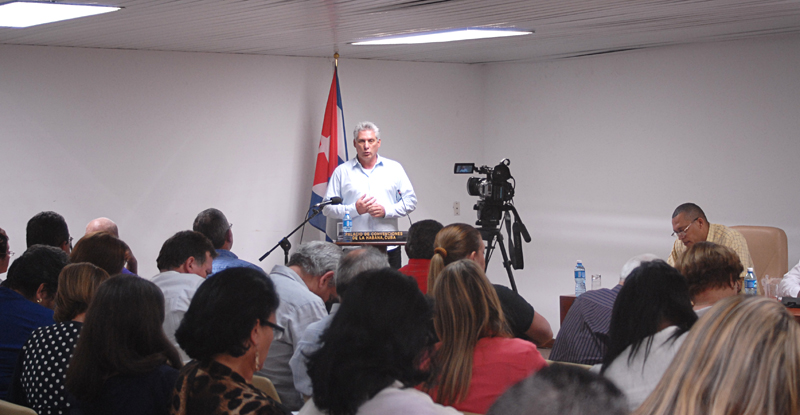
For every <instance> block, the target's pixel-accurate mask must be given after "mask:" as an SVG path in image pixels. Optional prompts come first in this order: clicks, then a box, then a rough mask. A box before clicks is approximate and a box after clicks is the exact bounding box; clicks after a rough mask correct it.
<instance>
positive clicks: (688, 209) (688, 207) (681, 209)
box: [672, 203, 708, 222]
mask: <svg viewBox="0 0 800 415" xmlns="http://www.w3.org/2000/svg"><path fill="white" fill-rule="evenodd" d="M681 213H685V214H686V216H689V217H691V218H692V219H695V218H703V220H704V221H706V222H708V219H707V218H706V213H705V212H703V209H700V206H697V205H695V204H694V203H684V204H682V205H680V206H678V207H676V208H675V210H674V211H673V212H672V217H673V218H675V217H676V216H678V215H680V214H681Z"/></svg>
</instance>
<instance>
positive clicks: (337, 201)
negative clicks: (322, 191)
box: [314, 196, 342, 208]
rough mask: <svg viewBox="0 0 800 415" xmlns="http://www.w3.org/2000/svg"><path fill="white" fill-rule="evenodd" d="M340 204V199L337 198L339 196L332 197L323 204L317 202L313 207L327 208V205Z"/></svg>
mask: <svg viewBox="0 0 800 415" xmlns="http://www.w3.org/2000/svg"><path fill="white" fill-rule="evenodd" d="M341 204H342V198H341V197H339V196H334V197H332V198H331V200H328V201H325V202H319V203H317V204H316V205H314V207H315V208H318V207H323V206H328V205H341Z"/></svg>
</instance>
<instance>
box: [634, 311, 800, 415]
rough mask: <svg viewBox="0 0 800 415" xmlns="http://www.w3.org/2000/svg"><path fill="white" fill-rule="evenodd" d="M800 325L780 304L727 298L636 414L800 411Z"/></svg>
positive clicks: (734, 414) (690, 337)
mask: <svg viewBox="0 0 800 415" xmlns="http://www.w3.org/2000/svg"><path fill="white" fill-rule="evenodd" d="M799 378H800V325H798V324H797V322H795V321H794V317H792V315H791V314H790V313H789V312H788V311H786V309H785V308H784V306H783V305H782V304H781V303H779V302H777V301H775V300H772V299H768V298H764V297H755V296H741V295H737V296H733V297H728V298H725V299H723V300H720V301H718V302H717V304H715V305H714V306H713V307H712V308H711V310H709V311H708V312H707V313H706V314H705V315H704V316H703V317H702V318H701V319H700V320H699V321H698V322H697V324H695V325H694V327H693V328H692V330H691V331H690V332H689V335H688V336H687V338H686V341H685V342H684V343H683V345H682V346H681V348H680V350H679V351H678V354H677V355H675V358H674V359H673V360H672V364H670V366H669V368H667V371H666V373H665V374H664V376H663V377H662V379H661V382H659V383H658V385H657V386H656V389H655V390H654V391H653V393H651V394H650V396H649V397H648V398H647V400H645V402H644V403H643V404H642V406H640V407H639V409H637V410H636V412H634V415H636V414H641V415H645V414H646V415H667V414H669V415H672V414H681V415H784V414H796V413H798V409H800V407H799V405H798V397H797V391H798V389H800V379H799Z"/></svg>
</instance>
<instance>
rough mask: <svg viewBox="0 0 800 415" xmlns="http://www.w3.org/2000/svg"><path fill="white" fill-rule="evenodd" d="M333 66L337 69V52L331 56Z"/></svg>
mask: <svg viewBox="0 0 800 415" xmlns="http://www.w3.org/2000/svg"><path fill="white" fill-rule="evenodd" d="M333 65H334V66H336V67H337V68H338V67H339V53H338V52H337V53H334V54H333Z"/></svg>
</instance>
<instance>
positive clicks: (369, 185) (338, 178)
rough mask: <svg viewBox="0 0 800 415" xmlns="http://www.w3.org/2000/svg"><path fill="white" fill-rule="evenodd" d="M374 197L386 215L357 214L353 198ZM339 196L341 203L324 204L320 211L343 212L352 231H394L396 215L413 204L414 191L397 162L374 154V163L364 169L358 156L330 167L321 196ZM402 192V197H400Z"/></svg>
mask: <svg viewBox="0 0 800 415" xmlns="http://www.w3.org/2000/svg"><path fill="white" fill-rule="evenodd" d="M363 195H367V198H370V197H374V198H375V202H376V203H378V204H379V205H381V206H383V208H384V209H385V210H386V216H385V217H383V218H375V217H372V216H370V214H369V213H364V214H363V215H359V214H358V211H357V210H356V201H358V199H359V198H361V196H363ZM337 196H338V197H341V198H342V204H341V205H327V206H325V207H323V208H322V213H324V214H325V216H327V217H329V218H334V219H339V220H341V219H343V218H344V214H345V212H349V213H350V218H351V219H352V220H353V231H357V232H360V231H396V230H398V228H397V218H399V217H402V216H406V215H408V214H409V213H411V212H413V211H414V209H416V207H417V195H416V194H415V193H414V188H413V187H412V186H411V181H410V180H409V179H408V176H407V175H406V172H405V170H403V166H401V165H400V163H398V162H396V161H394V160H389V159H387V158H385V157H380V156H378V160H377V162H376V163H375V167H373V168H372V170H365V169H364V168H363V167H362V166H361V163H359V162H358V158H354V159H352V160H349V161H346V162H344V163H342V164H340V165H339V167H337V168H336V170H334V171H333V176H331V179H330V181H329V182H328V190H327V192H326V193H325V199H327V200H330V199H331V198H333V197H337ZM401 196H402V197H401Z"/></svg>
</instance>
